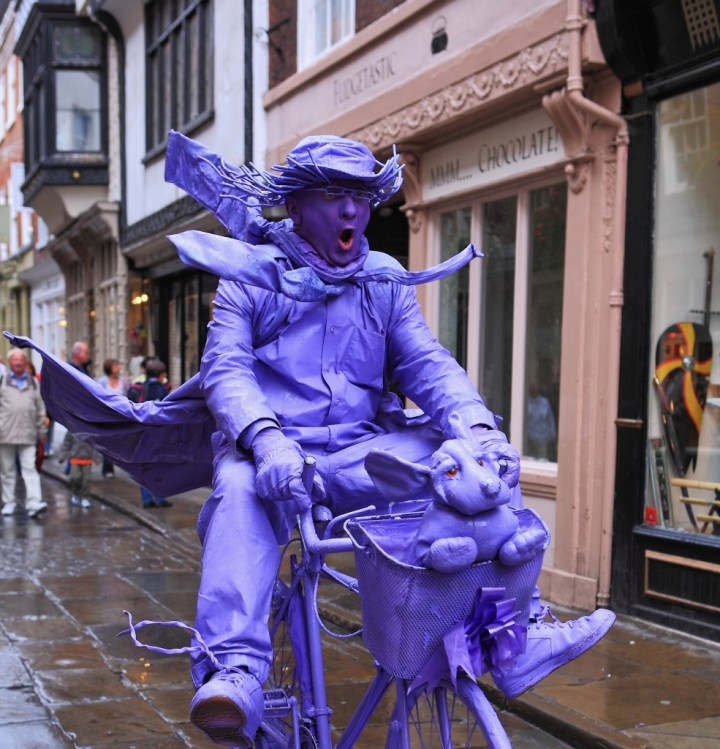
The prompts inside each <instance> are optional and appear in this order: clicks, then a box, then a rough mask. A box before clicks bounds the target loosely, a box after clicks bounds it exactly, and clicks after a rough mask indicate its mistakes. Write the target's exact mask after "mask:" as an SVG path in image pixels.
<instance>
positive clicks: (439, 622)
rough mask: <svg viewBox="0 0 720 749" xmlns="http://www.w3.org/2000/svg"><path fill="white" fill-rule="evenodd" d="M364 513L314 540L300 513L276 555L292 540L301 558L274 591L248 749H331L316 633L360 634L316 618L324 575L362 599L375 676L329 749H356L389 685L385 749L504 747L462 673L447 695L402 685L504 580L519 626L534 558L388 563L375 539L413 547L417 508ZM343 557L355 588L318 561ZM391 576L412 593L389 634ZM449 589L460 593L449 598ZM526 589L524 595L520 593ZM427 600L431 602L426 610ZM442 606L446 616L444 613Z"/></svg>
mask: <svg viewBox="0 0 720 749" xmlns="http://www.w3.org/2000/svg"><path fill="white" fill-rule="evenodd" d="M308 473H312V470H310V471H309V472H308ZM306 485H310V482H309V481H308V482H306ZM405 505H407V507H406V506H405ZM374 509H375V508H374V507H369V508H366V509H364V510H359V511H356V512H351V513H348V514H345V515H341V516H338V517H335V518H333V519H331V520H330V521H329V523H327V525H326V526H325V527H324V528H323V529H322V538H320V537H319V535H318V528H317V527H316V523H315V521H314V520H313V513H312V511H311V510H307V511H305V512H303V513H301V514H300V516H299V532H300V533H299V538H296V539H293V540H291V541H290V543H289V544H288V545H286V547H285V549H284V552H283V554H285V553H287V551H288V549H289V547H290V546H291V545H292V544H293V543H299V544H300V545H301V549H302V555H301V557H300V559H299V560H298V558H297V556H296V555H295V554H293V555H291V557H290V569H291V579H290V582H289V584H288V583H286V582H284V581H283V580H282V579H281V578H280V577H278V578H277V580H276V584H275V590H274V594H273V602H272V610H271V615H272V625H271V636H272V640H273V643H274V648H273V651H274V652H273V654H274V660H273V668H272V669H271V675H270V678H269V684H268V685H267V688H266V689H265V690H264V697H265V715H264V720H263V722H262V724H261V726H260V729H259V732H258V735H257V738H256V746H257V747H258V749H315V748H316V749H333V742H332V736H331V727H330V715H331V713H332V710H331V708H330V706H329V705H328V702H327V695H326V689H325V679H324V670H323V656H322V647H321V629H324V630H325V631H326V632H328V633H329V634H330V635H332V636H335V637H338V636H339V637H352V636H354V635H358V634H359V632H356V633H353V634H351V635H338V634H336V633H333V632H331V631H330V630H329V629H327V627H325V625H324V624H323V623H322V621H321V620H320V617H319V614H318V610H317V590H318V585H319V582H320V579H321V578H324V579H329V580H332V581H334V582H335V583H337V584H339V585H341V586H343V587H345V588H346V589H348V590H350V591H353V592H355V593H358V594H360V593H361V590H364V591H365V592H364V593H363V595H361V605H362V612H363V626H364V635H363V638H364V640H365V643H366V645H367V646H368V649H369V650H370V652H371V654H372V655H373V656H374V657H375V659H376V668H377V673H376V676H375V678H374V680H373V681H372V683H371V684H370V686H369V687H368V689H367V691H366V692H365V695H364V696H363V698H362V699H361V701H360V703H359V704H358V706H357V708H356V709H355V712H354V714H353V716H352V718H351V720H350V722H349V723H348V725H347V727H346V728H345V730H344V732H343V733H342V736H341V737H340V739H339V740H338V742H337V743H336V744H335V745H334V749H349V748H350V747H352V746H354V744H355V741H356V740H357V739H358V737H359V736H360V735H361V733H362V731H363V729H364V728H365V726H366V725H367V723H368V721H369V719H370V717H371V716H372V714H373V712H374V710H375V708H376V707H377V706H378V704H379V703H380V701H381V700H382V699H383V697H384V695H385V694H386V692H387V691H388V690H389V689H390V688H391V687H392V686H394V688H395V707H394V709H393V713H392V716H391V720H390V723H389V726H388V734H387V740H386V749H410V748H411V747H413V748H414V747H419V748H420V749H429V748H430V747H440V748H441V749H457V748H458V747H464V749H470V747H473V746H476V745H477V743H476V741H479V734H482V735H483V736H484V738H485V741H486V742H487V746H488V747H489V749H512V747H511V744H510V741H509V739H508V737H507V734H506V733H505V730H504V729H503V727H502V724H501V723H500V720H499V718H498V716H497V714H496V713H495V711H494V709H493V708H492V706H491V705H490V703H489V702H488V700H487V698H486V697H485V695H484V693H483V692H482V690H481V689H480V687H479V686H478V685H477V683H476V682H475V680H473V679H471V678H470V677H468V676H467V675H464V674H460V675H459V676H458V678H457V681H456V686H454V685H453V683H452V682H451V681H450V680H449V679H442V680H441V681H440V682H439V684H438V685H437V686H435V687H434V688H433V689H432V690H426V689H425V687H424V686H421V687H417V688H415V689H411V690H410V691H408V687H409V685H410V684H411V683H412V681H413V679H414V677H415V676H417V673H418V672H419V671H420V669H421V667H422V665H423V664H424V662H425V660H426V659H427V657H428V655H429V653H431V652H432V651H433V650H434V646H435V645H437V644H438V643H439V642H440V641H441V640H442V635H443V634H444V632H445V631H446V630H447V629H448V627H449V626H451V625H452V624H454V623H456V622H457V621H459V620H461V619H462V618H463V617H464V616H466V615H467V614H468V610H469V607H470V606H471V600H472V598H473V597H474V595H475V592H476V591H477V589H478V588H479V587H482V586H483V585H491V584H495V585H497V583H498V581H500V582H502V583H504V585H505V587H506V588H507V590H508V595H512V594H516V595H517V596H518V608H522V609H523V610H524V613H525V614H526V616H525V619H527V612H528V610H529V603H530V591H532V588H533V585H534V580H535V578H536V576H537V573H538V572H539V565H540V564H541V561H542V559H541V557H540V558H539V559H538V560H537V561H536V562H534V563H530V565H529V566H524V567H522V568H503V569H502V570H500V568H499V567H498V565H499V564H500V563H499V562H483V563H480V564H475V565H473V566H472V567H471V568H469V569H468V570H463V571H462V572H460V573H452V574H451V575H448V574H446V573H438V572H436V571H435V570H425V569H421V568H417V567H413V566H412V565H407V564H402V563H398V560H397V559H395V558H393V557H392V556H391V555H388V554H387V553H386V552H385V551H384V550H383V548H382V546H381V545H380V544H379V543H378V541H377V539H378V538H379V537H383V534H385V537H393V536H395V537H396V542H397V544H398V545H399V546H400V547H402V546H405V547H407V548H412V544H409V545H408V544H407V541H408V540H409V539H410V538H411V536H412V534H413V533H414V530H413V529H414V528H416V527H417V524H418V523H419V520H420V517H421V516H422V512H418V511H417V510H418V503H416V502H415V503H402V504H401V505H395V506H394V507H393V506H391V512H390V514H387V515H380V516H377V515H372V514H370V515H368V513H372V512H373V511H374ZM322 525H323V524H320V526H319V527H320V528H322ZM384 526H390V528H391V530H390V531H389V532H387V531H385V530H384ZM401 526H402V530H401V532H400V533H399V529H401ZM340 528H342V529H344V530H345V533H346V537H344V538H338V537H336V531H337V530H338V529H340ZM398 536H401V537H398ZM349 551H352V552H353V553H354V554H355V560H356V566H357V570H358V579H355V578H353V577H350V576H349V575H346V574H344V573H342V572H339V571H338V570H334V569H332V568H331V567H329V566H328V565H327V564H326V563H325V557H326V556H329V555H332V554H337V553H342V552H349ZM401 578H402V579H403V580H404V582H403V583H402V584H403V585H404V586H405V587H404V589H405V590H406V591H407V590H409V589H412V590H411V592H410V593H407V595H406V596H405V600H404V601H403V602H402V603H401V604H400V606H401V607H402V606H405V610H404V611H402V612H401V613H400V614H399V618H398V621H397V622H396V624H397V626H395V627H394V628H393V627H392V626H391V623H390V621H389V620H390V619H392V616H390V615H389V614H390V612H391V611H392V609H393V608H394V609H396V610H397V609H398V602H397V600H396V599H394V598H393V597H394V595H395V592H396V591H397V588H398V582H397V580H399V579H401ZM478 582H480V583H481V585H478V584H477V583H478ZM408 586H409V588H408ZM433 586H434V590H433V591H432V592H430V589H431V588H433ZM473 586H474V587H473ZM374 587H375V589H374ZM459 590H462V595H456V593H457V592H458V591H459ZM524 590H525V591H527V592H526V593H523V591H524ZM412 591H414V592H412ZM413 596H414V603H413V600H411V599H413ZM431 600H433V601H435V603H431V604H429V606H428V602H429V601H431ZM438 602H444V603H438ZM423 606H425V607H427V608H428V610H430V611H431V613H430V617H429V619H430V621H427V620H426V621H424V622H420V621H417V620H418V619H422V618H423V617H422V615H421V614H420V615H418V612H419V611H420V610H421V609H422V607H423ZM443 606H444V607H445V608H446V609H447V610H442V607H443ZM433 607H435V610H432V609H433ZM396 613H397V611H396ZM525 623H527V621H526V622H525ZM413 630H414V631H413Z"/></svg>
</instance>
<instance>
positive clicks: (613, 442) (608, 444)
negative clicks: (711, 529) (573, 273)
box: [566, 0, 629, 606]
mask: <svg viewBox="0 0 720 749" xmlns="http://www.w3.org/2000/svg"><path fill="white" fill-rule="evenodd" d="M584 26H585V21H584V19H583V16H582V0H568V15H567V21H566V29H567V32H568V37H569V46H570V49H569V57H568V77H567V94H568V97H569V98H570V101H571V102H572V103H573V105H574V106H575V108H576V109H577V110H579V111H580V113H583V114H586V115H587V116H588V119H589V120H591V121H592V120H599V121H600V122H602V123H603V124H605V125H608V126H610V127H613V128H615V131H616V136H615V148H616V154H617V156H616V158H617V160H616V171H615V205H614V211H613V234H612V247H611V248H610V252H611V253H612V258H611V262H612V271H611V272H612V276H611V286H610V289H611V290H610V297H609V299H608V303H609V304H610V325H609V330H608V341H609V355H608V360H607V370H606V372H607V374H606V382H607V383H608V384H609V390H608V392H607V399H606V404H607V405H606V416H605V419H606V424H605V444H604V449H603V455H602V456H600V455H598V459H601V457H602V460H603V461H604V466H605V473H604V476H603V494H602V511H601V524H602V538H601V542H600V578H599V581H598V594H597V604H598V605H599V606H607V604H608V603H609V601H610V573H611V566H610V558H611V555H612V520H613V505H614V501H615V463H616V451H617V431H616V430H617V426H616V424H615V419H616V416H617V410H618V391H619V383H620V332H621V327H622V306H623V263H624V255H625V201H626V193H627V158H628V140H629V138H628V126H627V122H626V121H625V120H624V119H623V118H622V117H620V116H619V115H617V114H615V113H614V112H611V111H610V110H609V109H605V107H602V106H600V105H599V104H597V103H596V102H594V101H591V100H590V99H586V98H585V96H584V94H583V77H582V31H583V27H584Z"/></svg>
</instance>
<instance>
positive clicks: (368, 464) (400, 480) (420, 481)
mask: <svg viewBox="0 0 720 749" xmlns="http://www.w3.org/2000/svg"><path fill="white" fill-rule="evenodd" d="M365 470H366V471H367V472H368V474H369V475H370V478H371V479H372V482H373V484H375V488H376V489H377V490H378V491H379V492H380V493H381V494H382V495H383V496H384V497H386V498H387V499H390V500H392V501H395V502H401V501H403V500H407V499H416V498H417V497H418V496H419V495H420V494H422V493H423V492H424V491H427V490H428V488H429V486H430V468H429V467H428V466H424V465H421V464H420V463H411V462H410V461H409V460H403V458H398V457H397V456H396V455H393V454H392V453H389V452H387V451H386V450H378V449H375V450H370V452H369V453H368V454H367V456H366V457H365Z"/></svg>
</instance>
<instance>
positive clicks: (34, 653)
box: [17, 640, 106, 671]
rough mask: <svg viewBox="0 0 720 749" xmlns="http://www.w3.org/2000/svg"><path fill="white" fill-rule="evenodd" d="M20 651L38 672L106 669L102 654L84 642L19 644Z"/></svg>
mask: <svg viewBox="0 0 720 749" xmlns="http://www.w3.org/2000/svg"><path fill="white" fill-rule="evenodd" d="M17 647H18V650H19V651H20V653H21V655H22V656H23V658H27V660H28V662H29V664H30V666H31V667H32V668H33V669H36V670H38V671H50V670H53V669H56V668H106V666H105V663H104V662H103V659H102V657H101V656H100V653H99V652H98V651H97V650H96V649H95V648H94V647H93V646H92V643H90V642H88V641H87V640H85V641H82V642H52V643H19V644H18V646H17Z"/></svg>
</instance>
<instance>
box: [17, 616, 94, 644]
mask: <svg viewBox="0 0 720 749" xmlns="http://www.w3.org/2000/svg"><path fill="white" fill-rule="evenodd" d="M3 626H4V627H5V630H6V631H7V633H8V635H9V637H10V639H11V640H12V641H13V642H28V641H30V642H33V641H34V642H39V641H46V642H51V641H57V640H71V639H77V638H84V637H85V634H84V632H82V631H81V630H79V629H78V628H77V627H76V626H75V625H74V624H73V623H72V622H71V621H70V620H69V619H68V618H67V617H41V618H39V619H32V620H29V619H8V620H6V621H5V622H3Z"/></svg>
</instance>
